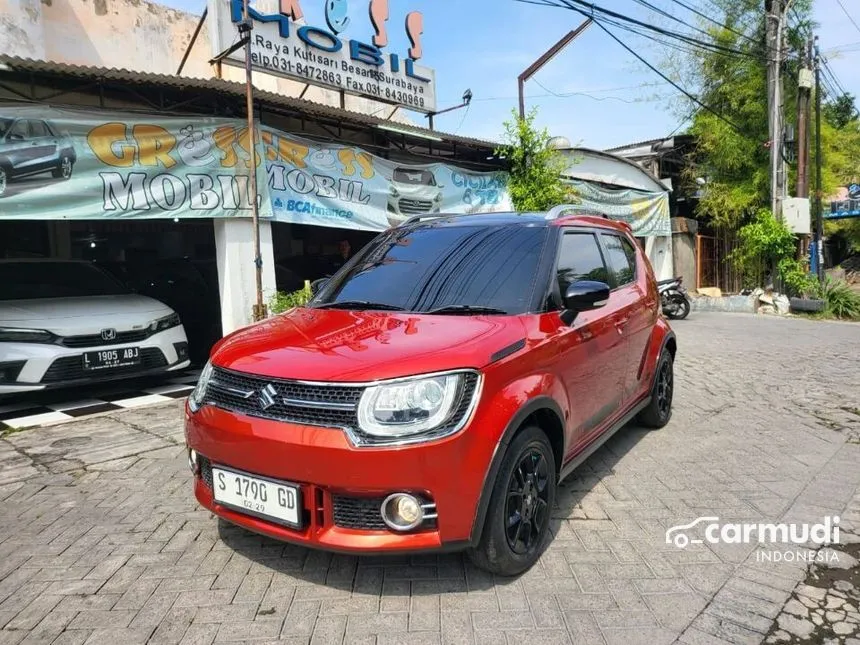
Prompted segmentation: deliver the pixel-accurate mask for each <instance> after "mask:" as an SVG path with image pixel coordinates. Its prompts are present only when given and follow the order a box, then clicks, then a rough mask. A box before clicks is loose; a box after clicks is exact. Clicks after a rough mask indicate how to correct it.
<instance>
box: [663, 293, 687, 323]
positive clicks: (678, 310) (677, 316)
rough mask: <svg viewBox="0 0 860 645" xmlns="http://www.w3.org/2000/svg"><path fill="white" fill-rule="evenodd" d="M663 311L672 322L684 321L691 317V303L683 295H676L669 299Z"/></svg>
mask: <svg viewBox="0 0 860 645" xmlns="http://www.w3.org/2000/svg"><path fill="white" fill-rule="evenodd" d="M663 311H664V313H665V314H666V315H667V316H668V317H669V318H671V319H672V320H684V318H686V317H687V316H689V315H690V301H689V300H687V298H686V297H685V296H684V295H683V294H681V293H674V294H672V295H670V296H669V297H668V298H667V303H666V305H665V307H663Z"/></svg>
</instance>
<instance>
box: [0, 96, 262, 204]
mask: <svg viewBox="0 0 860 645" xmlns="http://www.w3.org/2000/svg"><path fill="white" fill-rule="evenodd" d="M248 151H249V148H248V131H247V128H246V127H244V126H243V125H242V124H241V122H240V121H239V120H233V119H216V118H206V117H199V116H195V117H188V118H174V117H152V116H144V115H137V114H122V113H116V112H112V113H103V114H102V113H95V115H94V114H93V113H86V112H80V111H74V110H62V109H55V108H50V107H46V106H23V107H6V106H2V107H0V218H15V219H99V218H149V219H154V218H166V217H170V218H175V217H180V218H188V217H230V216H245V217H249V216H250V215H251V210H252V209H251V202H250V201H249V190H248V186H249V182H250V177H251V175H250V173H249V168H250V165H251V161H250V160H251V155H250V154H249V152H248ZM258 165H262V164H261V159H260V156H259V155H258ZM258 172H259V174H258V177H259V183H260V184H261V188H263V187H264V186H265V183H264V179H265V178H264V176H263V172H262V168H260V169H259V170H258ZM261 194H262V195H264V193H263V191H261ZM259 203H260V216H261V217H271V206H270V204H269V202H268V200H267V199H264V198H262V197H261V198H259Z"/></svg>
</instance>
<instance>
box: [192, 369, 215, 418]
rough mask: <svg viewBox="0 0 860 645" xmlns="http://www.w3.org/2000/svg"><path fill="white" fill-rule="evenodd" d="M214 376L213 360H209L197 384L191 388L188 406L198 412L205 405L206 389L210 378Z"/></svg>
mask: <svg viewBox="0 0 860 645" xmlns="http://www.w3.org/2000/svg"><path fill="white" fill-rule="evenodd" d="M211 378H212V361H207V363H206V365H204V366H203V370H202V371H201V372H200V376H199V377H198V378H197V385H196V386H195V387H194V389H193V390H191V394H189V395H188V407H189V408H191V411H192V412H197V410H199V409H200V408H202V407H203V402H204V401H205V399H206V389H207V388H208V387H209V379H211Z"/></svg>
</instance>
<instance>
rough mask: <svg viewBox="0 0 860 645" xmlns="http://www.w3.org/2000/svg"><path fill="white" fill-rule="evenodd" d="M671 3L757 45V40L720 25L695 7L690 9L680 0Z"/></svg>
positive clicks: (673, 0)
mask: <svg viewBox="0 0 860 645" xmlns="http://www.w3.org/2000/svg"><path fill="white" fill-rule="evenodd" d="M672 2H674V3H675V4H677V5H680V6H682V7H684V9H686V10H687V11H690V12H692V13H694V14H696V15H697V16H699V17H700V18H704V19H705V20H707V21H708V22H711V23H713V24H715V25H716V26H717V27H720V28H721V29H725V30H726V31H729V32H731V33H733V34H734V35H735V36H740V37H741V38H745V39H746V40H748V41H750V42H751V43H753V44H755V45H758V44H759V42H758V41H757V40H755V39H754V38H750V37H749V36H747V35H746V34H745V33H743V32H741V31H736V30H735V29H732V28H731V27H729V26H728V25H726V24H723V23H721V22H720V21H719V20H715V19H714V18H712V17H711V16H709V15H707V14H706V13H702V12H701V11H699V10H698V9H696V8H695V7H691V6H690V5H688V4H687V3H685V2H683V1H682V0H672ZM712 4H713V3H712ZM714 6H716V5H714ZM717 8H718V9H719V7H717Z"/></svg>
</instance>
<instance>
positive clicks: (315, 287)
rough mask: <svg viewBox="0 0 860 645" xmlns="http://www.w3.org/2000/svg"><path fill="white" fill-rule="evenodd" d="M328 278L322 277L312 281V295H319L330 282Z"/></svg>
mask: <svg viewBox="0 0 860 645" xmlns="http://www.w3.org/2000/svg"><path fill="white" fill-rule="evenodd" d="M328 280H329V279H328V278H320V279H318V280H314V281H313V282H311V295H312V296H315V295H317V294H318V293H319V292H320V291H321V290H322V288H323V287H324V286H326V284H328Z"/></svg>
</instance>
